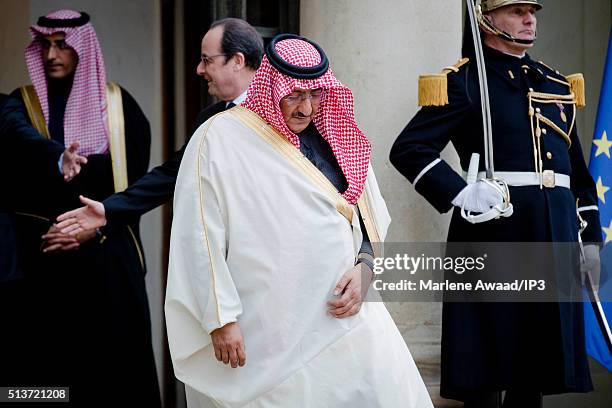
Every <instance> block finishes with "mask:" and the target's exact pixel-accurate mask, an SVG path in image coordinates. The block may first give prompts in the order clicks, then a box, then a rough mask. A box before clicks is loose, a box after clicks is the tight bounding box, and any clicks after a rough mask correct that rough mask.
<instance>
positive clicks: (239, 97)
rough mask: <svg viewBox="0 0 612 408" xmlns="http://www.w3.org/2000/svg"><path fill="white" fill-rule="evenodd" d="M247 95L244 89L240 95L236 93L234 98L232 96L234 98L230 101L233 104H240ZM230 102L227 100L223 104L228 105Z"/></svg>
mask: <svg viewBox="0 0 612 408" xmlns="http://www.w3.org/2000/svg"><path fill="white" fill-rule="evenodd" d="M246 97H247V91H246V90H245V91H244V92H243V93H241V94H240V95H238V96H237V97H236V98H234V100H233V101H232V102H233V103H234V104H235V105H240V104H241V103H242V102H244V100H245V99H246ZM229 104H230V102H227V103H226V104H225V106H226V107H227V105H229Z"/></svg>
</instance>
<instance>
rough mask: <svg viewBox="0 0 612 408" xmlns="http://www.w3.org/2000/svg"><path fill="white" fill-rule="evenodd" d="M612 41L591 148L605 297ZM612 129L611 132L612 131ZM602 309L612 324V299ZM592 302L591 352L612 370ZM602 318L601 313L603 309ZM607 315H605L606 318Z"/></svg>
mask: <svg viewBox="0 0 612 408" xmlns="http://www.w3.org/2000/svg"><path fill="white" fill-rule="evenodd" d="M610 41H612V31H611V32H610ZM611 47H612V42H608V55H607V58H606V65H605V68H604V78H603V84H602V87H601V94H600V96H599V108H598V111H597V121H596V124H595V134H594V136H593V146H592V149H591V161H590V164H589V170H590V172H591V175H592V176H593V180H595V182H596V184H597V195H598V196H599V217H600V221H601V226H602V229H603V233H604V237H603V238H604V247H603V248H602V250H601V253H600V256H601V283H600V289H599V295H600V298H601V299H605V300H610V299H612V282H611V281H612V279H610V277H612V244H611V242H612V203H611V202H610V201H611V200H607V201H608V202H606V200H605V193H606V192H607V190H608V189H609V186H612V160H611V158H610V149H611V148H612V48H611ZM608 132H610V133H609V134H608ZM601 305H602V309H603V312H604V314H605V316H607V321H608V325H610V326H612V321H611V317H612V302H602V304H601ZM594 306H595V305H594V304H592V303H584V320H585V330H586V343H587V352H588V353H589V354H590V355H591V356H592V357H593V358H595V359H596V360H597V361H599V362H600V363H601V364H602V365H603V366H604V367H606V368H607V369H608V370H609V371H611V372H612V354H611V353H610V349H609V348H608V345H607V343H606V339H605V337H604V335H605V334H604V333H603V331H602V325H601V322H598V320H597V316H596V313H599V312H598V311H597V310H595V309H596V308H595V307H594ZM599 316H600V318H601V313H599ZM605 316H603V317H604V318H605Z"/></svg>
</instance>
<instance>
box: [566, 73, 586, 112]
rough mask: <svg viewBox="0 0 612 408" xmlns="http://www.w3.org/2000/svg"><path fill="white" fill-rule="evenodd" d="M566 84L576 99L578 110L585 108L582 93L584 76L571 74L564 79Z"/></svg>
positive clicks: (584, 98) (584, 95) (584, 96)
mask: <svg viewBox="0 0 612 408" xmlns="http://www.w3.org/2000/svg"><path fill="white" fill-rule="evenodd" d="M565 79H567V82H569V84H570V88H571V89H572V93H573V94H574V96H575V99H576V106H577V107H579V108H584V107H585V106H586V94H585V91H584V75H582V74H580V73H578V74H572V75H568V76H566V77H565Z"/></svg>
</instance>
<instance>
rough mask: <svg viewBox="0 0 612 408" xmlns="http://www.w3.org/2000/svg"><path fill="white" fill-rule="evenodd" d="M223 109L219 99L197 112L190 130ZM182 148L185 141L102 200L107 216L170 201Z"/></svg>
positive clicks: (136, 212)
mask: <svg viewBox="0 0 612 408" xmlns="http://www.w3.org/2000/svg"><path fill="white" fill-rule="evenodd" d="M224 108H225V103H222V102H221V103H217V104H214V105H211V106H209V107H208V108H205V109H203V110H202V111H201V112H200V113H199V115H198V119H197V120H196V124H195V128H194V130H195V129H197V128H198V127H199V126H200V125H201V124H202V123H204V122H205V121H206V120H208V119H209V118H210V117H211V116H213V115H215V114H217V113H219V112H221V111H223V110H224ZM186 147H187V142H186V143H185V144H184V145H183V147H181V149H180V150H179V151H177V152H176V153H175V154H174V156H173V157H172V158H171V159H170V160H168V161H166V162H165V163H163V164H161V165H159V166H157V167H155V168H154V169H153V170H151V171H150V172H148V173H147V174H146V175H145V176H144V177H142V178H141V179H139V180H137V181H136V182H135V183H134V184H132V185H130V186H129V187H128V188H127V189H126V190H125V191H123V192H121V193H117V194H113V195H112V196H110V197H108V198H107V199H106V200H104V201H103V204H104V209H105V211H106V217H107V219H109V220H121V219H126V218H132V217H138V216H141V215H142V214H145V213H146V212H148V211H151V210H152V209H154V208H156V207H157V206H159V205H161V204H163V203H165V202H166V201H168V200H170V199H171V198H172V196H173V194H174V185H175V184H176V177H177V176H178V171H179V167H180V165H181V160H182V158H183V154H184V153H185V148H186Z"/></svg>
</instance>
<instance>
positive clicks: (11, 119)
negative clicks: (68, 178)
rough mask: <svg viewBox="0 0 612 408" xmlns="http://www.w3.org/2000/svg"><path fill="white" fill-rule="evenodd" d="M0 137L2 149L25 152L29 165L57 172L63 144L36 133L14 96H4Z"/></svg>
mask: <svg viewBox="0 0 612 408" xmlns="http://www.w3.org/2000/svg"><path fill="white" fill-rule="evenodd" d="M0 137H1V138H2V150H3V151H12V152H15V153H17V152H27V158H24V159H27V161H28V163H30V165H34V166H35V167H37V168H38V169H39V170H40V171H43V169H44V171H45V172H53V171H55V172H56V173H58V174H59V169H58V167H57V162H58V160H59V158H60V155H61V154H62V152H63V151H64V146H62V145H61V144H59V143H57V142H55V141H53V140H50V139H46V138H45V137H44V136H42V135H41V134H40V133H38V132H37V131H36V129H34V127H33V126H32V125H31V124H30V122H29V120H28V117H27V113H26V112H25V108H24V106H23V104H22V103H21V101H19V100H18V99H16V98H10V97H9V98H6V99H5V100H4V103H3V105H2V107H1V109H0ZM4 149H6V150H4Z"/></svg>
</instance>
